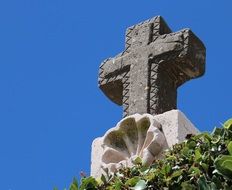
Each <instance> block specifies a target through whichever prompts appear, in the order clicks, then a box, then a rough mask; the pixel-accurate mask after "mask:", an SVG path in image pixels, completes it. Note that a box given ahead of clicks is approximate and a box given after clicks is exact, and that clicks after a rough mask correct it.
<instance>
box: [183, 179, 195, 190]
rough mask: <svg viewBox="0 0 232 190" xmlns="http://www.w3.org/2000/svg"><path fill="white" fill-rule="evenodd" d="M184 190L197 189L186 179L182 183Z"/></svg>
mask: <svg viewBox="0 0 232 190" xmlns="http://www.w3.org/2000/svg"><path fill="white" fill-rule="evenodd" d="M181 187H182V190H193V189H196V188H195V187H194V186H193V185H192V184H191V182H189V181H185V182H182V183H181Z"/></svg>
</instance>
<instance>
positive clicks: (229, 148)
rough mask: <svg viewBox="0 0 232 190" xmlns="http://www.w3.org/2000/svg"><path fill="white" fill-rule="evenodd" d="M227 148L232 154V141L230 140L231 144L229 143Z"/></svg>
mask: <svg viewBox="0 0 232 190" xmlns="http://www.w3.org/2000/svg"><path fill="white" fill-rule="evenodd" d="M227 149H228V151H229V153H230V155H231V156H232V141H230V142H229V144H228V145H227Z"/></svg>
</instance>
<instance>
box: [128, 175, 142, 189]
mask: <svg viewBox="0 0 232 190" xmlns="http://www.w3.org/2000/svg"><path fill="white" fill-rule="evenodd" d="M139 180H140V178H139V177H138V176H135V177H133V178H131V179H128V180H127V181H126V183H125V184H126V185H128V186H130V187H134V186H135V185H136V184H137V183H138V181H139Z"/></svg>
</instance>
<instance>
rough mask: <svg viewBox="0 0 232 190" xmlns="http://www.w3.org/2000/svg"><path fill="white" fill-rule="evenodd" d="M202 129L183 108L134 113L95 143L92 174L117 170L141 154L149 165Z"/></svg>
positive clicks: (128, 164)
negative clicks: (151, 113)
mask: <svg viewBox="0 0 232 190" xmlns="http://www.w3.org/2000/svg"><path fill="white" fill-rule="evenodd" d="M197 133H199V131H198V130H197V129H196V128H195V127H194V126H193V124H192V123H191V122H190V121H189V120H188V119H187V117H186V116H185V115H184V114H183V113H182V112H181V111H179V110H171V111H168V112H165V113H163V114H160V115H156V116H153V115H150V114H143V115H140V114H134V115H131V116H128V117H126V118H124V119H122V120H121V121H120V122H119V123H118V124H117V125H116V127H114V128H111V129H110V130H108V131H107V132H106V134H105V135H104V136H103V137H99V138H96V139H95V140H94V141H93V143H92V155H91V156H92V158H91V176H93V177H100V176H101V174H102V173H104V170H105V169H106V168H107V169H108V170H109V171H111V172H114V171H115V170H117V169H118V168H119V167H120V166H131V165H132V164H133V159H135V158H136V157H138V156H139V157H141V158H142V160H143V162H144V163H145V164H147V165H149V164H151V163H152V162H153V161H154V159H158V158H160V157H161V154H162V152H163V151H164V150H165V149H167V148H171V147H172V146H173V145H174V144H176V143H180V142H182V141H184V140H186V135H188V134H197Z"/></svg>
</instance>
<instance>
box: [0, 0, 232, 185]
mask: <svg viewBox="0 0 232 190" xmlns="http://www.w3.org/2000/svg"><path fill="white" fill-rule="evenodd" d="M231 9H232V3H231V1H229V0H224V1H212V0H204V1H202V0H194V1H186V0H178V1H171V0H169V1H168V0H162V1H161V0H156V1H151V0H148V1H138V0H133V1H132V0H127V1H125V0H117V1H109V0H100V1H90V0H69V1H67V0H66V1H65V0H21V1H17V0H8V1H3V0H2V1H0V189H1V190H31V189H33V190H51V189H52V188H53V187H54V186H57V187H59V188H60V189H63V188H64V187H65V186H68V185H69V183H70V182H71V180H72V178H73V177H74V176H77V177H78V178H79V173H80V172H81V171H84V172H86V173H87V174H88V173H89V170H90V153H91V143H92V141H93V139H94V138H96V137H98V136H102V135H103V134H104V132H105V131H106V130H107V129H109V128H111V127H113V126H114V125H115V124H116V123H117V122H118V121H119V120H120V118H121V115H122V109H121V108H120V107H118V106H116V105H115V104H113V103H112V102H110V101H109V100H108V99H107V98H106V97H105V96H104V95H103V93H102V92H101V91H100V90H99V89H98V86H97V75H98V67H99V65H100V63H101V61H102V60H104V59H105V58H107V57H110V56H111V57H112V56H114V55H116V54H117V53H119V52H121V51H122V50H123V48H124V34H125V29H126V28H127V27H128V26H131V25H133V24H136V23H137V22H140V21H143V20H145V19H148V18H150V17H153V16H156V15H162V16H163V17H164V19H165V20H166V22H167V23H168V24H169V26H170V27H171V28H172V30H173V31H178V30H180V29H182V28H191V29H192V31H193V32H194V33H195V34H196V35H197V36H199V38H200V39H201V40H202V41H203V42H204V43H205V46H206V48H207V66H206V73H205V75H204V77H202V78H199V79H196V80H191V81H190V82H187V83H186V84H184V85H183V86H182V87H180V88H179V91H178V108H179V109H180V110H182V111H183V112H184V113H185V114H186V115H187V116H188V118H189V119H190V120H191V121H192V122H193V123H194V124H195V125H196V126H197V127H198V128H199V129H200V130H202V131H211V130H212V129H213V127H214V126H216V125H217V126H219V125H220V122H223V121H225V120H226V119H228V118H230V117H232V110H231V105H232V103H231V101H232V100H231V99H232V98H231V94H232V87H231V71H232V62H231V54H232V53H231V52H232V51H231V50H232V48H231V44H232V35H231V31H232V24H231V18H232V11H231Z"/></svg>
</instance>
